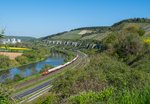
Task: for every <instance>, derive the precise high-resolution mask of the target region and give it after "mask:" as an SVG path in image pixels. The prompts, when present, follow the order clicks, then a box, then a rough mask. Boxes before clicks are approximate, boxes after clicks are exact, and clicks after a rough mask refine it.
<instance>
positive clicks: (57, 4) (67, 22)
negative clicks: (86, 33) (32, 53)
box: [0, 0, 150, 37]
mask: <svg viewBox="0 0 150 104" xmlns="http://www.w3.org/2000/svg"><path fill="white" fill-rule="evenodd" d="M149 10H150V0H0V29H2V28H4V27H6V35H18V36H34V37H42V36H46V35H50V34H53V33H58V32H63V31H67V30H70V29H74V28H78V27H87V26H107V25H112V24H113V23H115V22H118V21H120V20H122V19H127V18H134V17H147V18H150V12H149Z"/></svg>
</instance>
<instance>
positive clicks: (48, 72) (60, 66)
mask: <svg viewBox="0 0 150 104" xmlns="http://www.w3.org/2000/svg"><path fill="white" fill-rule="evenodd" d="M78 57H79V55H77V56H76V57H75V58H74V59H73V60H71V61H69V62H67V63H65V64H63V65H59V66H57V67H54V68H52V69H49V70H46V71H44V72H43V73H42V75H48V74H50V73H52V72H55V71H57V70H60V69H62V68H64V67H66V66H68V65H70V64H71V63H73V62H74V61H76V60H77V59H78Z"/></svg>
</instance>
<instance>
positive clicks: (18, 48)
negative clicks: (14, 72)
mask: <svg viewBox="0 0 150 104" xmlns="http://www.w3.org/2000/svg"><path fill="white" fill-rule="evenodd" d="M0 49H6V50H18V51H25V50H30V49H29V48H20V47H4V46H2V47H0Z"/></svg>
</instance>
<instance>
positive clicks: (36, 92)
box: [11, 51, 89, 104]
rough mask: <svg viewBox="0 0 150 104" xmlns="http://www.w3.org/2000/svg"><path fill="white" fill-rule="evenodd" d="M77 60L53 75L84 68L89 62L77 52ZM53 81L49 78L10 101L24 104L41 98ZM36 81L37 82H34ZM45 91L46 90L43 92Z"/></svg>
mask: <svg viewBox="0 0 150 104" xmlns="http://www.w3.org/2000/svg"><path fill="white" fill-rule="evenodd" d="M77 54H78V56H79V58H78V59H77V60H76V61H75V62H74V63H72V64H71V65H69V66H67V67H64V68H62V69H61V70H58V71H57V72H55V74H57V73H61V71H62V70H63V69H65V68H67V70H68V69H69V70H74V69H77V68H79V67H80V68H81V67H85V66H86V65H87V63H88V62H89V59H88V56H87V55H86V54H84V53H83V52H80V51H78V52H77ZM47 77H48V76H42V77H41V78H40V79H44V78H47ZM53 80H55V78H53V79H52V78H51V79H49V80H47V81H45V82H44V83H41V84H40V85H37V86H35V87H33V88H30V89H27V90H25V91H22V92H20V93H17V94H14V95H12V97H11V98H12V99H13V100H14V101H19V103H20V104H22V103H25V102H30V101H32V100H34V99H36V98H37V97H39V96H41V95H42V94H44V93H46V92H47V91H48V90H49V89H50V88H51V87H49V86H52V85H51V83H52V81H53ZM36 81H37V80H36ZM45 89H47V90H45Z"/></svg>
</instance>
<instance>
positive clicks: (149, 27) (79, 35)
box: [42, 18, 150, 40]
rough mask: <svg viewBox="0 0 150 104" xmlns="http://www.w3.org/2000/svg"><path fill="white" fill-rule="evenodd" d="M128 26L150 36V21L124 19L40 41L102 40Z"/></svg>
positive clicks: (51, 36) (55, 35)
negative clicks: (135, 27)
mask: <svg viewBox="0 0 150 104" xmlns="http://www.w3.org/2000/svg"><path fill="white" fill-rule="evenodd" d="M129 25H137V26H139V27H141V28H142V29H144V30H145V31H146V32H145V36H146V37H147V36H148V37H149V34H150V19H147V18H134V19H126V20H123V21H120V22H117V23H115V24H114V25H112V26H99V27H83V28H78V29H73V30H71V31H67V32H62V33H58V34H53V35H50V36H47V37H44V38H42V39H69V40H87V39H92V40H102V39H103V38H105V37H106V36H107V35H109V34H110V33H112V32H114V31H119V30H121V29H123V28H126V27H128V26H129Z"/></svg>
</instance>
